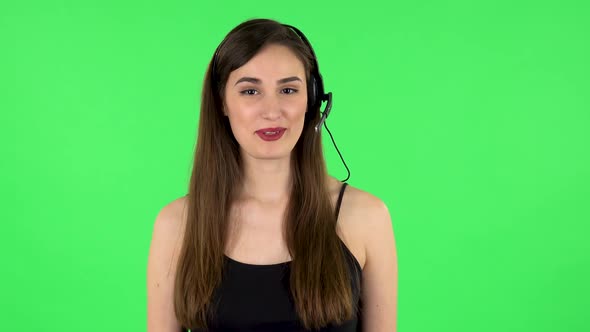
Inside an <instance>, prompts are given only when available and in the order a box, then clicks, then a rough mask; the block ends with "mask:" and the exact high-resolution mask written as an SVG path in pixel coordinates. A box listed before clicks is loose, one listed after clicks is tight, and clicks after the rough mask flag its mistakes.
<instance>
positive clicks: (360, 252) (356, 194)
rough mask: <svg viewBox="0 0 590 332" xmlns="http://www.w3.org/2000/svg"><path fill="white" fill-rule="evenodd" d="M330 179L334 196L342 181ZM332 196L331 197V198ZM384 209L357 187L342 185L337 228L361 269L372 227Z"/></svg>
mask: <svg viewBox="0 0 590 332" xmlns="http://www.w3.org/2000/svg"><path fill="white" fill-rule="evenodd" d="M330 181H331V184H330V191H331V193H332V196H333V197H338V195H339V194H340V190H341V189H342V186H343V183H342V182H341V181H339V180H337V179H335V178H331V180H330ZM336 199H337V198H333V200H334V201H336ZM384 209H385V210H386V209H387V207H386V206H385V204H384V202H383V201H382V200H381V199H380V198H379V197H377V196H376V195H374V194H372V193H370V192H368V191H366V190H364V189H361V188H359V187H356V186H353V185H350V184H347V185H346V188H345V190H344V193H343V195H342V201H341V203H340V210H339V213H338V225H339V227H338V228H339V230H340V231H341V234H340V236H341V237H342V240H343V241H344V243H345V244H346V245H347V246H348V248H349V249H350V251H351V252H352V253H353V254H354V255H355V257H356V258H357V260H358V262H359V264H360V266H361V268H364V265H365V262H366V259H367V245H368V244H369V241H371V239H372V238H373V237H374V234H373V233H372V230H373V229H375V223H376V222H378V220H379V219H380V218H381V217H380V216H381V215H382V214H383V210H384Z"/></svg>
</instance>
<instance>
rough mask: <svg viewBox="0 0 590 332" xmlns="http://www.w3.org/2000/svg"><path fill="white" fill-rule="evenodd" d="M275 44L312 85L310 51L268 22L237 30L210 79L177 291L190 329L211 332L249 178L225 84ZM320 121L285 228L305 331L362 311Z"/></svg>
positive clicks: (314, 117) (298, 168)
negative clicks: (232, 224) (231, 231)
mask: <svg viewBox="0 0 590 332" xmlns="http://www.w3.org/2000/svg"><path fill="white" fill-rule="evenodd" d="M269 44H279V45H283V46H287V47H289V49H290V50H291V51H292V52H294V53H295V54H296V55H297V57H298V58H299V59H300V60H301V61H302V62H303V64H304V67H305V69H306V75H307V79H308V80H309V75H310V73H311V66H312V65H313V61H312V59H313V55H312V53H311V51H310V50H309V48H308V47H307V45H305V44H304V43H303V41H302V40H301V38H300V37H299V36H298V35H297V34H296V33H295V32H294V31H292V30H291V29H290V28H288V27H285V26H283V25H282V24H280V23H279V22H277V21H274V20H269V19H253V20H249V21H245V22H243V23H241V24H239V25H238V26H236V27H235V28H234V29H232V31H230V32H229V34H228V35H227V36H226V38H225V39H224V41H223V42H222V43H221V45H220V47H219V48H218V52H217V54H216V55H214V56H213V58H212V60H211V62H210V63H209V67H208V70H207V73H206V75H205V79H204V83H203V91H202V96H201V112H200V118H199V130H198V139H197V146H196V151H195V155H194V164H193V169H192V174H191V179H190V184H189V192H188V194H187V198H188V210H187V220H186V226H185V232H184V240H183V244H182V250H181V252H180V256H179V261H178V266H177V271H176V279H175V285H174V308H175V313H176V317H177V319H178V320H179V322H180V323H181V324H182V326H184V327H188V328H192V329H196V328H205V329H207V328H208V323H207V322H208V321H209V319H212V318H213V317H214V316H213V312H214V310H213V308H214V304H213V303H211V301H212V299H213V293H214V290H215V289H216V287H217V286H218V285H220V282H221V279H222V270H223V266H224V252H225V245H226V238H227V236H226V234H227V232H228V230H227V228H228V216H229V211H230V207H231V205H232V202H234V201H235V200H236V199H237V197H236V196H237V189H238V188H240V185H241V184H242V180H243V173H242V164H241V160H240V150H239V144H238V142H237V141H236V139H235V137H234V136H233V133H232V130H231V127H230V125H229V121H228V119H227V118H226V117H225V116H224V115H223V113H222V105H223V100H224V90H225V89H224V88H225V84H226V82H227V79H228V77H229V74H230V72H232V71H233V70H235V69H237V68H239V67H241V66H242V65H244V64H245V63H246V62H248V61H249V60H250V59H251V58H252V57H253V56H254V55H256V54H257V53H258V52H259V51H260V50H261V49H262V48H263V47H264V46H266V45H269ZM214 62H215V64H214ZM308 89H309V86H308ZM319 119H320V112H319V107H317V108H316V109H309V110H308V112H306V114H305V120H304V127H303V132H302V134H301V137H300V138H299V140H298V141H297V143H296V145H295V148H294V149H293V151H292V154H291V155H292V157H291V167H292V172H291V174H292V178H291V184H292V186H291V193H290V197H289V202H288V204H287V207H286V209H287V210H286V213H285V220H284V225H285V226H284V228H283V232H284V233H283V236H284V239H285V241H286V244H287V248H288V250H289V252H290V254H291V257H292V261H291V274H290V277H289V279H290V280H289V285H290V290H291V294H292V296H293V300H294V303H295V309H296V311H297V313H298V315H299V317H300V318H301V322H302V324H303V325H304V327H305V328H306V329H316V328H320V327H322V326H326V325H327V324H329V323H332V324H339V323H342V322H344V321H345V320H348V319H351V318H352V317H353V316H354V315H355V313H356V310H357V308H356V306H355V304H354V303H353V301H352V299H353V295H352V289H351V284H350V275H349V271H348V268H347V265H346V257H345V256H344V253H343V251H342V247H341V244H340V239H339V237H338V235H337V233H336V215H335V211H334V207H333V205H332V203H331V200H330V194H329V191H328V188H327V184H328V183H327V182H328V173H327V169H326V164H325V160H324V155H323V152H322V140H321V136H320V134H319V133H316V132H315V131H314V125H315V124H316V123H317V122H318V121H319Z"/></svg>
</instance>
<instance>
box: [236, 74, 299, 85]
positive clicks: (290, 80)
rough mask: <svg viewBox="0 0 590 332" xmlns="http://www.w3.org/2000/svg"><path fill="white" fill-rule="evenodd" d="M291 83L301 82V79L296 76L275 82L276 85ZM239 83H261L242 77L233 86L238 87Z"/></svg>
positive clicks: (252, 78)
mask: <svg viewBox="0 0 590 332" xmlns="http://www.w3.org/2000/svg"><path fill="white" fill-rule="evenodd" d="M293 81H299V82H302V81H301V79H300V78H299V77H297V76H291V77H286V78H281V79H280V80H278V81H277V84H283V83H289V82H293ZM241 82H250V83H254V84H260V82H262V81H261V80H260V79H259V78H256V77H248V76H244V77H242V78H240V79H239V80H238V81H237V82H236V84H234V86H235V85H238V83H241Z"/></svg>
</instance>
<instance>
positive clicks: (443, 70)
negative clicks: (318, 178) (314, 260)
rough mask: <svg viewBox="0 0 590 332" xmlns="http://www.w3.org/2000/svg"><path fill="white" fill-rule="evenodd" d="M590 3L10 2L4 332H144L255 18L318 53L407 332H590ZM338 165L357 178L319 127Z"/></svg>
mask: <svg viewBox="0 0 590 332" xmlns="http://www.w3.org/2000/svg"><path fill="white" fill-rule="evenodd" d="M589 14H590V10H589V5H588V4H587V2H584V1H559V2H558V1H505V0H503V1H486V2H476V1H420V2H398V3H395V2H389V1H383V2H372V1H363V2H346V1H342V2H336V1H323V2H322V1H297V2H275V1H257V2H246V1H243V2H237V1H223V2H219V3H216V2H213V1H209V2H198V1H166V2H164V1H126V2H117V1H104V0H103V1H54V2H49V1H33V2H26V3H24V2H23V3H17V2H11V3H7V2H3V3H2V4H1V5H0V48H1V50H0V97H1V99H0V112H1V113H0V115H1V117H0V142H1V143H0V148H1V150H0V158H1V159H0V193H1V195H2V197H1V204H2V207H1V213H2V216H1V217H0V219H1V223H0V225H1V226H0V227H1V231H0V255H1V263H2V272H1V273H0V278H1V279H0V287H1V294H2V295H0V317H1V318H0V330H2V331H16V330H24V329H27V330H29V329H30V330H37V329H39V330H44V331H145V329H146V283H145V282H146V280H145V278H146V267H147V257H148V250H149V243H150V239H151V232H152V226H153V222H154V220H155V217H156V215H157V213H158V211H159V209H160V208H161V207H163V206H164V205H165V204H167V203H168V202H170V201H171V200H173V199H175V198H178V197H179V196H181V195H184V194H185V193H186V188H187V182H188V179H189V174H190V168H191V162H192V159H191V158H192V151H193V147H194V144H195V139H196V129H197V125H198V111H199V109H198V108H199V97H200V96H199V94H200V89H201V84H202V80H203V75H204V73H205V70H206V66H207V64H208V61H209V60H210V58H211V56H212V54H213V52H214V50H215V48H216V47H217V44H218V43H219V42H220V41H221V40H222V39H223V37H224V36H225V34H226V33H227V32H229V30H230V29H231V28H232V27H234V26H235V25H237V24H238V23H240V22H241V21H243V20H246V19H249V18H254V17H268V18H273V19H277V20H279V21H281V22H284V23H288V24H292V25H295V26H297V27H298V28H300V29H301V30H302V31H303V32H304V33H305V34H306V35H307V37H308V38H309V39H310V41H311V43H312V44H313V45H314V48H315V51H316V54H317V56H318V59H319V64H320V68H321V72H322V75H323V77H324V84H325V87H326V90H327V91H332V92H333V94H334V106H333V109H332V113H331V115H330V117H329V118H328V121H327V123H328V126H329V128H330V130H331V131H332V133H333V134H334V138H335V139H336V142H337V144H338V147H339V148H340V151H341V152H342V154H343V156H344V158H345V160H346V162H347V164H348V166H349V167H350V169H351V172H352V177H351V178H350V180H349V183H350V184H351V185H353V186H356V187H358V188H360V189H363V190H365V191H368V192H370V193H372V194H374V195H376V196H378V197H379V198H381V199H382V200H383V201H384V202H385V203H386V204H387V206H388V207H389V210H390V213H391V216H392V222H393V227H394V232H395V235H396V242H397V250H398V257H399V258H398V259H399V298H398V306H399V308H398V330H399V331H455V332H457V331H482V332H483V331H589V330H590V321H589V320H590V318H588V317H589V316H588V309H589V308H590V286H589V283H588V281H589V280H590V267H589V266H590V264H589V260H590V258H589V253H590V241H588V235H589V234H590V232H589V226H588V222H589V221H590V204H589V203H590V202H589V201H590V199H589V197H590V186H589V184H590V181H589V180H590V167H589V166H590V157H589V143H590V130H589V125H590V107H589V101H588V94H589V93H588V92H589V91H590V90H589V87H590V84H589V83H588V77H589V74H590V71H589V60H588V59H590V54H589V53H590V48H589V41H590V38H589V32H590V24H589V23H588V22H589V19H588V17H590V15H589ZM323 139H324V148H325V151H326V156H327V162H328V166H329V170H330V172H331V174H332V175H334V176H336V177H337V178H340V179H344V178H345V177H346V171H345V169H344V167H343V165H342V164H341V161H340V159H339V157H338V155H337V153H336V151H335V149H334V148H333V146H332V143H331V141H330V139H329V136H328V135H327V133H326V132H325V130H324V134H323Z"/></svg>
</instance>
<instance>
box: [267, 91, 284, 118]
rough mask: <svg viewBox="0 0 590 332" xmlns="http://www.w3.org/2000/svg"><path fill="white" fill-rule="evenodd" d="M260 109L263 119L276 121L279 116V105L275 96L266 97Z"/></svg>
mask: <svg viewBox="0 0 590 332" xmlns="http://www.w3.org/2000/svg"><path fill="white" fill-rule="evenodd" d="M262 108H263V109H262V114H263V116H264V117H265V118H268V119H276V118H279V117H280V116H281V103H280V101H279V97H277V96H274V95H266V96H265V98H264V103H263V105H262Z"/></svg>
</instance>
